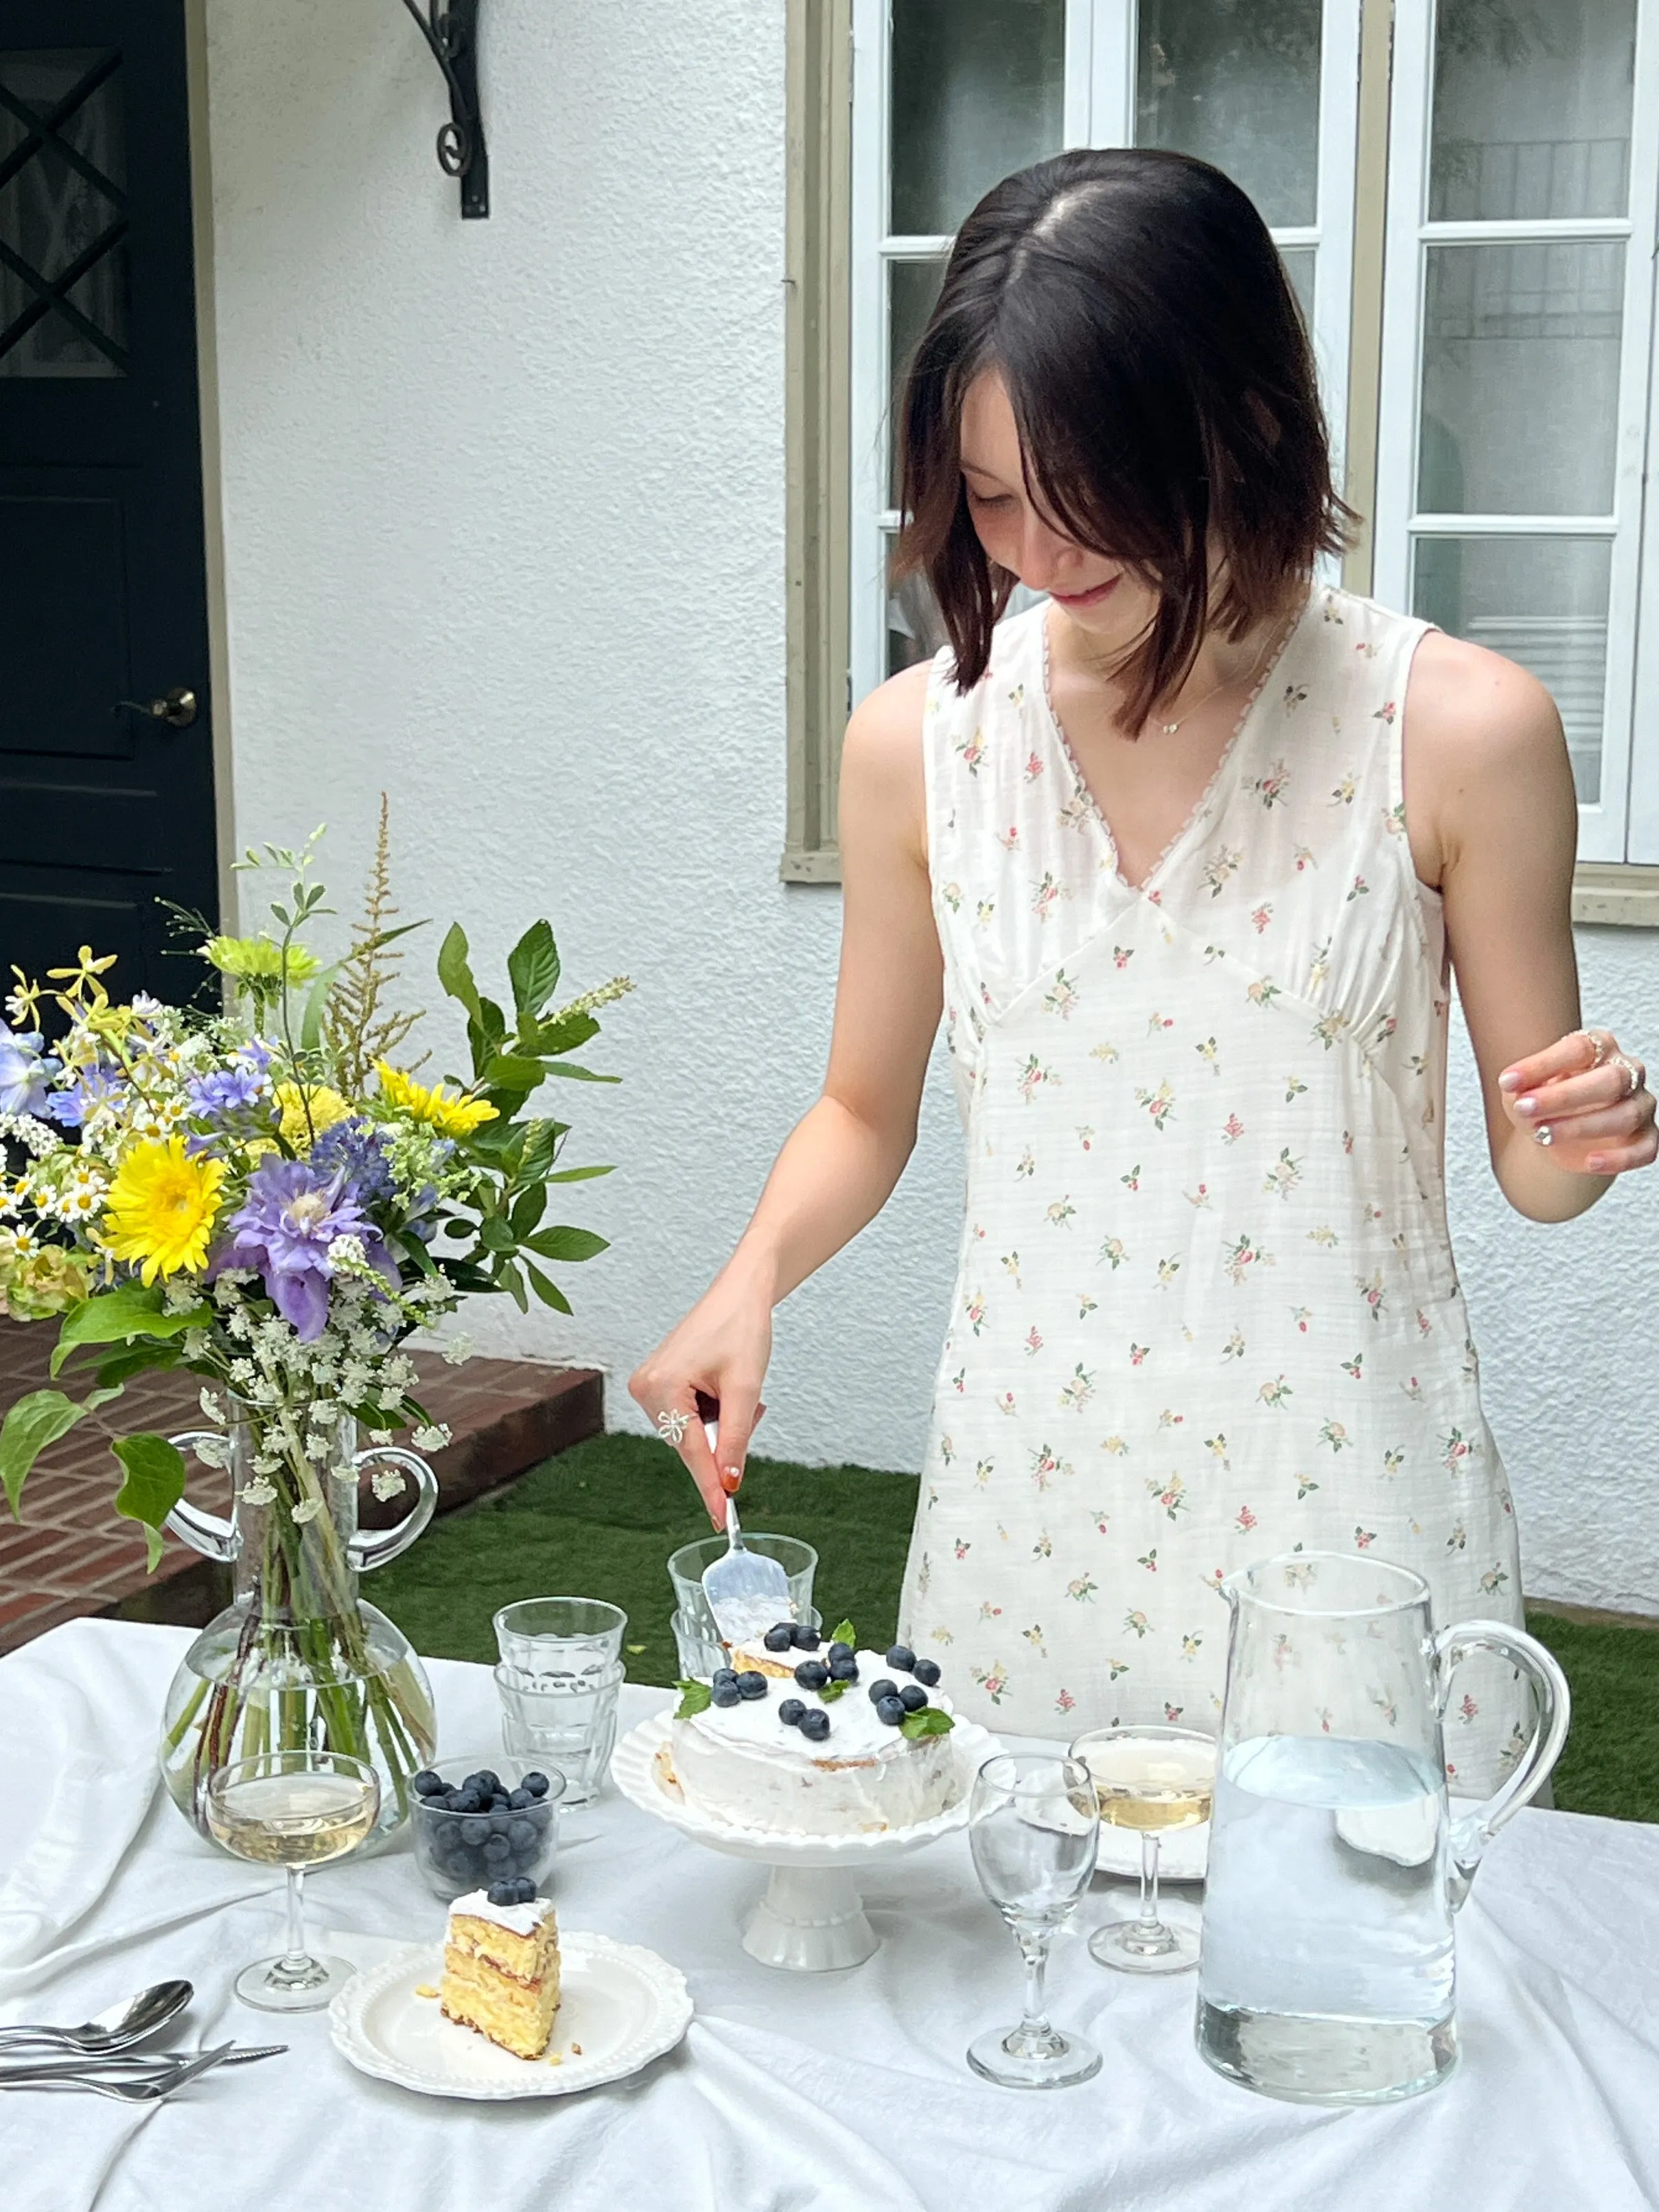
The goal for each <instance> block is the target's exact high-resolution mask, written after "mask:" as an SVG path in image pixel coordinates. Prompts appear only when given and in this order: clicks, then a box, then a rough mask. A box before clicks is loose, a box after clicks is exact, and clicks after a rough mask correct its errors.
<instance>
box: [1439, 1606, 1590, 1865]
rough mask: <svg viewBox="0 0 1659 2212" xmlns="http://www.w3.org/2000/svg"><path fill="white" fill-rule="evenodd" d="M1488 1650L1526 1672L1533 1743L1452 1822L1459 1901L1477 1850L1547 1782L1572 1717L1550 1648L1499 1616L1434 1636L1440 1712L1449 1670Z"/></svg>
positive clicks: (1476, 1862) (1457, 1624)
mask: <svg viewBox="0 0 1659 2212" xmlns="http://www.w3.org/2000/svg"><path fill="white" fill-rule="evenodd" d="M1474 1651H1491V1652H1493V1653H1495V1654H1496V1655H1497V1656H1498V1658H1500V1659H1507V1660H1508V1661H1509V1662H1510V1665H1511V1666H1512V1667H1515V1668H1517V1669H1518V1670H1519V1671H1520V1672H1521V1673H1522V1674H1524V1675H1526V1676H1527V1678H1528V1680H1529V1681H1530V1682H1531V1684H1532V1686H1533V1692H1534V1697H1535V1699H1536V1702H1537V1706H1538V1712H1539V1719H1538V1722H1537V1724H1536V1726H1535V1727H1534V1729H1533V1732H1532V1741H1531V1742H1530V1743H1529V1744H1528V1746H1527V1747H1526V1750H1525V1751H1524V1752H1523V1753H1522V1755H1521V1757H1520V1758H1519V1759H1517V1760H1516V1765H1515V1771H1514V1772H1513V1773H1512V1774H1511V1775H1510V1778H1509V1779H1508V1780H1507V1781H1506V1782H1504V1784H1501V1785H1500V1787H1499V1788H1498V1790H1497V1791H1496V1792H1495V1793H1494V1794H1493V1795H1492V1796H1490V1797H1488V1798H1487V1800H1486V1802H1485V1804H1483V1805H1477V1806H1476V1807H1475V1808H1474V1811H1473V1812H1471V1813H1465V1814H1462V1816H1461V1817H1460V1818H1459V1819H1457V1820H1454V1821H1453V1822H1452V1825H1451V1857H1452V1871H1451V1875H1450V1877H1449V1879H1450V1884H1451V1901H1452V1904H1453V1905H1454V1906H1455V1905H1462V1902H1463V1900H1464V1899H1465V1898H1466V1897H1467V1896H1468V1893H1469V1885H1470V1884H1471V1882H1473V1881H1474V1870H1475V1869H1476V1868H1477V1867H1478V1866H1479V1865H1480V1858H1481V1854H1482V1853H1483V1852H1484V1851H1485V1850H1486V1846H1487V1844H1489V1843H1490V1842H1491V1841H1492V1838H1493V1837H1494V1836H1495V1835H1496V1834H1497V1833H1498V1830H1499V1829H1500V1828H1501V1827H1502V1826H1503V1825H1504V1821H1505V1820H1509V1819H1510V1816H1511V1815H1512V1814H1516V1813H1518V1812H1519V1811H1520V1809H1521V1808H1522V1806H1523V1805H1526V1804H1529V1803H1530V1802H1531V1801H1532V1799H1533V1798H1534V1797H1535V1796H1537V1794H1538V1792H1539V1791H1540V1790H1541V1789H1542V1788H1543V1786H1544V1784H1545V1783H1546V1782H1547V1780H1548V1778H1549V1776H1550V1771H1551V1770H1552V1768H1553V1766H1554V1765H1555V1762H1556V1760H1557V1759H1559V1757H1560V1756H1561V1747H1562V1745H1563V1744H1564V1743H1565V1741H1566V1740H1567V1729H1568V1726H1569V1723H1571V1719H1572V1692H1571V1690H1569V1688H1568V1687H1567V1678H1566V1676H1565V1674H1563V1673H1562V1672H1561V1668H1560V1666H1559V1662H1557V1660H1556V1658H1555V1656H1554V1654H1553V1652H1550V1651H1547V1650H1546V1649H1545V1648H1544V1646H1543V1645H1542V1644H1541V1643H1540V1642H1539V1641H1538V1638H1536V1637H1535V1636H1528V1633H1527V1632H1526V1630H1525V1629H1524V1628H1511V1627H1510V1625H1509V1623H1508V1622H1507V1621H1503V1620H1460V1621H1457V1622H1455V1624H1454V1625H1453V1626H1451V1627H1450V1628H1443V1629H1442V1630H1441V1632H1440V1633H1439V1635H1438V1636H1437V1637H1436V1638H1435V1639H1434V1658H1435V1669H1436V1681H1437V1691H1438V1696H1439V1703H1440V1711H1441V1712H1442V1714H1443V1713H1444V1711H1445V1709H1446V1705H1447V1701H1448V1699H1449V1695H1450V1692H1451V1676H1452V1670H1453V1668H1455V1667H1457V1666H1458V1665H1460V1664H1461V1662H1462V1661H1463V1660H1465V1659H1467V1658H1468V1656H1469V1655H1470V1653H1471V1652H1474Z"/></svg>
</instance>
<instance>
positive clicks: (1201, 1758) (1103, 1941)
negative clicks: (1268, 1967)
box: [1071, 1726, 1216, 1974]
mask: <svg viewBox="0 0 1659 2212" xmlns="http://www.w3.org/2000/svg"><path fill="white" fill-rule="evenodd" d="M1071 1755H1072V1757H1073V1759H1081V1760H1082V1762H1083V1764H1084V1765H1085V1766H1086V1767H1087V1768H1088V1770H1089V1773H1090V1776H1091V1779H1092V1780H1093V1783H1094V1785H1095V1796H1096V1799H1097V1802H1098V1804H1099V1806H1100V1817H1101V1819H1102V1820H1103V1821H1105V1822H1106V1823H1107V1824H1108V1825H1109V1826H1112V1827H1115V1828H1131V1829H1133V1830H1134V1831H1135V1832H1137V1833H1138V1834H1139V1838H1140V1910H1139V1913H1138V1914H1137V1915H1136V1917H1134V1918H1133V1920H1109V1921H1107V1922H1106V1923H1105V1924H1104V1926H1103V1927H1100V1928H1097V1929H1096V1930H1095V1932H1094V1934H1093V1935H1092V1936H1091V1937H1090V1938H1089V1955H1090V1957H1091V1958H1092V1959H1097V1960H1098V1961H1099V1962H1100V1964H1101V1965H1102V1966H1115V1967H1117V1968H1118V1969H1119V1970H1120V1971H1121V1972H1124V1973H1126V1974H1172V1973H1179V1972H1181V1971H1182V1969H1183V1968H1184V1967H1187V1966H1196V1965H1197V1964H1198V1936H1197V1934H1196V1932H1195V1931H1194V1929H1189V1928H1171V1927H1170V1925H1169V1923H1168V1922H1167V1921H1165V1920H1164V1919H1162V1918H1161V1917H1159V1914H1158V1844H1159V1841H1160V1839H1161V1838H1163V1837H1164V1836H1165V1835H1167V1834H1168V1833H1169V1832H1170V1830H1171V1829H1172V1828H1195V1827H1197V1826H1199V1825H1200V1822H1202V1821H1205V1820H1208V1819H1209V1817H1210V1801H1211V1799H1212V1796H1213V1795H1214V1793H1215V1761H1216V1744H1215V1738H1214V1737H1213V1736H1209V1735H1203V1734H1201V1733H1200V1731H1199V1730H1198V1729H1182V1728H1161V1727H1150V1726H1149V1727H1146V1728H1109V1729H1090V1730H1089V1731H1088V1733H1087V1734H1086V1735H1080V1736H1079V1738H1078V1739H1077V1741H1076V1742H1075V1743H1074V1744H1073V1746H1072V1751H1071Z"/></svg>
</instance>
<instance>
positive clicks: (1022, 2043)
mask: <svg viewBox="0 0 1659 2212" xmlns="http://www.w3.org/2000/svg"><path fill="white" fill-rule="evenodd" d="M968 1842H969V1848H970V1849H971V1850H972V1851H973V1854H974V1867H975V1871H976V1872H977V1874H978V1875H979V1881H980V1887H981V1889H982V1890H983V1891H984V1892H985V1894H986V1895H987V1897H988V1898H989V1899H990V1900H991V1902H992V1904H993V1905H995V1907H996V1908H997V1911H999V1912H1000V1914H1001V1915H1002V1917H1003V1918H1004V1919H1005V1920H1006V1922H1007V1923H1008V1925H1009V1926H1010V1927H1011V1928H1012V1929H1013V1931H1014V1940H1015V1941H1016V1942H1018V1945H1019V1950H1020V1956H1021V1957H1022V1958H1023V1959H1024V1961H1025V2011H1024V2017H1023V2018H1022V2019H1021V2020H1020V2021H1019V2022H1018V2026H1016V2027H1006V2028H992V2029H991V2030H989V2031H988V2033H986V2034H984V2035H981V2036H979V2037H976V2038H975V2040H974V2041H973V2042H972V2043H971V2044H969V2046H968V2063H969V2065H970V2066H971V2067H972V2068H973V2069H974V2071H975V2074H982V2075H984V2076H985V2078H986V2080H987V2081H999V2082H1000V2083H1001V2084H1002V2086H1003V2087H1005V2088H1007V2089H1064V2088H1068V2087H1070V2086H1071V2085H1072V2083H1073V2082H1074V2081H1087V2080H1088V2079H1089V2077H1090V2075H1091V2074H1097V2073H1098V2072H1099V2071H1100V2053H1099V2051H1097V2050H1096V2048H1095V2046H1094V2045H1093V2044H1092V2043H1091V2042H1089V2041H1088V2040H1087V2039H1085V2037H1083V2036H1081V2035H1072V2034H1066V2033H1063V2032H1062V2031H1061V2030H1060V2029H1059V2028H1057V2027H1053V2026H1051V2024H1050V2023H1049V2021H1048V2017H1047V2015H1046V2012H1045V2010H1044V2002H1043V1991H1042V1984H1043V1977H1044V1974H1045V1972H1046V1971H1047V1968H1048V1946H1049V1945H1050V1944H1051V1943H1052V1942H1053V1941H1054V1936H1055V1933H1056V1931H1057V1930H1058V1929H1060V1928H1063V1927H1064V1926H1065V1924H1066V1922H1067V1921H1068V1920H1069V1919H1070V1918H1071V1917H1072V1914H1073V1912H1074V1911H1075V1910H1076V1909H1077V1902H1078V1899H1079V1898H1080V1897H1081V1896H1082V1894H1083V1893H1084V1891H1085V1889H1086V1888H1087V1887H1089V1878H1090V1876H1091V1875H1092V1874H1093V1872H1094V1870H1095V1852H1096V1850H1097V1847H1098V1845H1099V1842H1100V1819H1099V1815H1098V1814H1097V1810H1096V1807H1095V1792H1094V1787H1093V1785H1092V1784H1091V1781H1090V1779H1089V1770H1088V1768H1087V1767H1086V1766H1085V1765H1083V1764H1082V1762H1081V1761H1080V1760H1079V1759H1062V1758H1060V1757H1059V1756H1057V1755H1056V1754H1054V1753H1048V1754H1046V1755H1045V1754H1041V1753H1026V1752H1004V1753H1000V1755H999V1756H998V1757H997V1758H995V1759H987V1760H986V1762H985V1764H984V1765H983V1766H981V1769H980V1770H979V1772H978V1774H977V1776H976V1777H975V1781H974V1793H973V1796H972V1798H971V1800H970V1801H969V1808H968Z"/></svg>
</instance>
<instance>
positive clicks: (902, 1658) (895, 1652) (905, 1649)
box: [887, 1644, 916, 1674]
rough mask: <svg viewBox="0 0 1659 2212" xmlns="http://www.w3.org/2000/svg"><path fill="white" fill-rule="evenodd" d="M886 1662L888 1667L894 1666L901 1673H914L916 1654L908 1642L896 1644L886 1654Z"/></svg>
mask: <svg viewBox="0 0 1659 2212" xmlns="http://www.w3.org/2000/svg"><path fill="white" fill-rule="evenodd" d="M887 1663H888V1665H889V1666H890V1667H894V1668H897V1670H898V1671H899V1673H900V1674H915V1671H916V1655H915V1652H914V1651H913V1650H911V1649H910V1647H909V1645H908V1644H895V1645H894V1646H893V1648H892V1650H890V1652H889V1653H888V1655H887Z"/></svg>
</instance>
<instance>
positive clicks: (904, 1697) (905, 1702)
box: [899, 1682, 927, 1713]
mask: <svg viewBox="0 0 1659 2212" xmlns="http://www.w3.org/2000/svg"><path fill="white" fill-rule="evenodd" d="M899 1703H900V1705H902V1706H903V1708H904V1710H905V1711H906V1712H907V1713H919V1712H920V1711H921V1709H922V1707H923V1706H924V1705H926V1704H927V1691H926V1690H924V1689H923V1688H922V1686H921V1683H920V1682H907V1683H906V1684H905V1686H904V1687H903V1688H902V1690H901V1691H900V1692H899Z"/></svg>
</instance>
